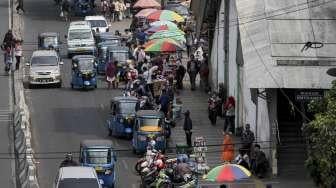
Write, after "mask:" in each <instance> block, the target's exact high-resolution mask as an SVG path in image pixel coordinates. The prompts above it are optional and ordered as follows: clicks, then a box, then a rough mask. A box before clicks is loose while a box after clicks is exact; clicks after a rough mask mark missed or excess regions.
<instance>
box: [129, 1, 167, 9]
mask: <svg viewBox="0 0 336 188" xmlns="http://www.w3.org/2000/svg"><path fill="white" fill-rule="evenodd" d="M133 8H161V5H160V3H158V2H157V1H155V0H138V1H137V2H136V3H135V4H134V5H133Z"/></svg>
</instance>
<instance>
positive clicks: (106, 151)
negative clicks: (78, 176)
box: [79, 140, 117, 188]
mask: <svg viewBox="0 0 336 188" xmlns="http://www.w3.org/2000/svg"><path fill="white" fill-rule="evenodd" d="M79 161H80V164H81V165H82V166H88V167H93V168H94V169H95V170H96V172H97V175H98V178H99V181H100V182H101V184H102V186H103V187H110V188H113V187H114V183H115V165H116V161H117V157H116V154H115V151H114V150H113V147H112V141H110V140H83V141H81V143H80V155H79Z"/></svg>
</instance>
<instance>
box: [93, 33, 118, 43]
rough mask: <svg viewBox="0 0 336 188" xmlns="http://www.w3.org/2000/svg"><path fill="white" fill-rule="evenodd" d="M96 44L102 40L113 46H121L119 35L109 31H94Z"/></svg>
mask: <svg viewBox="0 0 336 188" xmlns="http://www.w3.org/2000/svg"><path fill="white" fill-rule="evenodd" d="M95 39H96V44H99V43H102V42H110V43H113V44H114V46H121V37H119V36H116V35H114V34H113V33H111V32H104V33H96V34H95Z"/></svg>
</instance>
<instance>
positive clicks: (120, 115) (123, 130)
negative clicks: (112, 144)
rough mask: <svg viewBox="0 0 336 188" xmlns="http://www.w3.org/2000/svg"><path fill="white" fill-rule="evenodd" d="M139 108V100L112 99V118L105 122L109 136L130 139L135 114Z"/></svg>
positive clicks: (125, 97)
mask: <svg viewBox="0 0 336 188" xmlns="http://www.w3.org/2000/svg"><path fill="white" fill-rule="evenodd" d="M139 108H140V104H139V100H138V99H137V98H136V97H133V96H121V97H114V98H113V99H112V101H111V113H112V116H111V117H110V118H109V120H108V121H107V123H108V128H109V135H110V136H111V135H113V136H123V137H126V138H128V139H130V138H132V136H133V125H134V120H135V113H136V111H137V110H138V109H139Z"/></svg>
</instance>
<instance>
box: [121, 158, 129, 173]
mask: <svg viewBox="0 0 336 188" xmlns="http://www.w3.org/2000/svg"><path fill="white" fill-rule="evenodd" d="M121 161H122V163H123V166H124V168H125V169H126V170H128V165H127V163H126V161H125V160H124V159H123V160H121Z"/></svg>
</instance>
